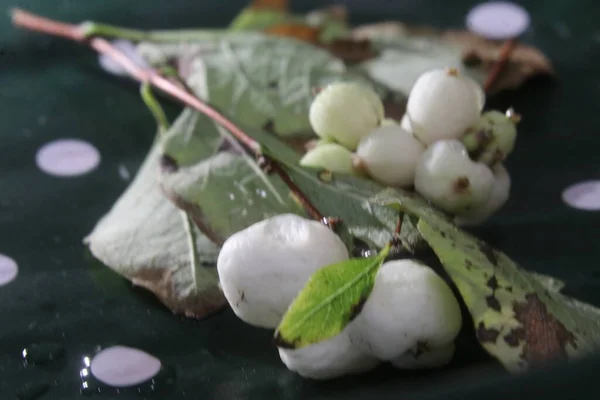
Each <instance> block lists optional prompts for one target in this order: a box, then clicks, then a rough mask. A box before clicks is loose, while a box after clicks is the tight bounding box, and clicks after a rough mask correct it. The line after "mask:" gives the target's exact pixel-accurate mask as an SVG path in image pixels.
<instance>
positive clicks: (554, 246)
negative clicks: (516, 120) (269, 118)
mask: <svg viewBox="0 0 600 400" xmlns="http://www.w3.org/2000/svg"><path fill="white" fill-rule="evenodd" d="M293 3H294V8H296V9H297V10H298V11H302V10H307V9H310V8H313V7H315V6H321V5H324V4H326V3H327V2H319V1H303V2H301V1H295V2H293ZM347 3H348V4H349V6H350V10H351V12H352V19H353V22H368V21H375V20H377V19H380V18H382V17H384V18H397V19H400V20H404V21H409V22H417V23H425V24H431V25H435V26H439V27H461V26H462V25H463V20H464V16H465V14H466V13H467V12H468V10H469V9H470V7H471V6H472V5H474V4H475V3H476V2H472V1H466V0H463V1H444V0H420V1H409V0H405V1H399V0H397V1H383V0H368V1H367V0H362V1H359V0H354V1H348V2H347ZM244 4H245V1H241V0H236V1H232V0H220V1H201V0H169V1H162V0H152V1H141V0H140V1H134V0H130V1H127V0H79V1H76V0H13V1H7V0H2V1H0V6H1V7H0V8H2V10H5V9H6V10H7V9H8V8H10V7H14V6H19V7H23V8H26V9H28V10H30V11H33V12H36V13H42V14H45V15H47V16H50V17H53V18H59V19H63V20H67V21H71V22H78V21H81V20H84V19H94V20H98V21H104V22H109V23H112V24H117V25H126V26H132V27H137V28H146V29H149V28H183V27H195V26H220V25H223V24H226V23H227V22H228V21H229V20H230V19H231V18H232V17H233V16H234V15H235V14H236V12H237V11H238V10H239V9H240V8H241V7H242V6H243V5H244ZM522 4H523V5H524V6H526V7H527V9H528V10H529V11H530V12H531V15H532V23H533V25H532V27H531V29H530V31H529V32H527V34H526V35H525V38H524V39H525V40H526V41H528V42H530V43H532V44H534V45H536V46H538V47H540V48H541V49H542V50H543V51H544V52H545V53H546V54H547V55H548V56H549V57H550V58H551V60H552V62H553V63H554V65H555V67H556V69H557V72H558V74H559V76H560V79H559V80H558V81H555V82H548V81H547V80H535V81H532V82H529V83H528V84H527V85H525V86H524V87H523V88H522V89H520V90H518V91H514V92H507V93H504V94H502V95H500V96H497V98H495V99H493V100H492V102H491V103H490V105H492V106H495V107H501V108H506V107H508V106H511V105H512V106H514V107H515V108H516V109H517V110H518V111H519V112H520V113H522V114H523V116H524V119H523V121H522V123H521V125H520V129H519V132H520V136H519V139H518V143H517V147H516V150H515V152H514V154H513V155H512V156H511V158H510V160H509V161H508V168H509V170H510V172H511V173H512V177H513V193H512V197H511V199H510V201H509V203H508V204H507V205H506V207H505V208H504V209H503V210H502V212H501V213H500V214H498V215H497V217H495V218H494V219H493V220H492V221H490V223H488V224H487V225H486V226H485V227H482V228H481V229H479V230H478V232H479V234H480V235H481V236H482V237H484V238H485V239H487V240H489V241H490V242H491V243H492V244H494V245H495V246H497V247H499V248H500V249H501V250H504V251H506V252H507V253H508V254H509V255H511V256H512V257H514V258H515V259H516V260H517V261H518V262H519V263H521V264H522V265H525V266H527V267H528V268H530V269H533V270H537V271H542V272H545V273H549V274H553V275H555V276H558V277H559V278H562V279H565V280H566V281H567V283H568V292H569V293H571V294H574V295H576V296H578V297H580V298H582V299H583V300H586V301H589V302H592V303H594V304H596V305H600V268H598V265H597V259H598V257H599V256H600V246H599V245H598V240H597V238H598V235H597V232H598V227H599V224H598V223H599V222H600V212H584V211H577V210H574V209H571V208H569V207H567V206H566V205H564V204H563V203H562V201H561V198H560V196H561V192H562V190H563V189H564V188H565V187H566V186H568V185H569V184H572V183H574V182H578V181H582V180H588V179H597V178H599V177H600V164H599V163H598V156H597V152H598V148H599V147H600V138H599V136H598V135H599V134H600V132H599V131H598V129H597V128H598V118H599V116H600V106H599V104H600V103H599V102H598V100H597V99H598V94H600V71H599V70H598V66H599V64H598V62H599V61H600V51H599V49H600V28H597V26H598V20H599V19H600V12H599V11H598V7H597V1H596V0H588V1H574V0H560V1H558V0H555V1H548V0H545V1H544V0H537V1H527V2H522ZM2 12H4V11H2ZM2 15H6V14H2ZM594 29H598V30H597V31H595V30H594ZM565 34H566V35H565ZM0 49H1V51H2V52H1V55H0V117H1V118H0V122H1V124H2V125H1V126H0V253H4V254H7V255H9V256H11V257H13V258H14V259H15V260H16V261H17V262H18V264H19V266H20V275H19V277H18V279H17V280H16V281H15V282H13V283H12V284H10V285H8V286H4V287H1V288H0V318H1V319H0V399H2V400H5V399H12V398H14V390H15V389H16V388H17V387H18V386H20V385H22V384H24V383H26V382H31V381H36V380H39V379H46V380H48V381H49V382H51V383H53V384H55V385H56V387H54V388H53V389H52V390H51V391H50V392H48V393H47V394H46V395H45V397H44V398H45V399H57V400H67V399H76V398H80V397H81V395H80V394H79V385H80V379H79V376H78V371H79V368H80V366H81V365H80V362H81V357H82V356H83V355H84V354H89V352H90V351H92V349H93V348H94V347H95V346H96V345H106V344H111V343H119V344H123V345H130V346H134V347H139V348H142V349H145V350H147V351H149V352H150V353H152V354H154V355H156V356H157V357H159V358H161V359H162V360H163V362H165V363H166V364H167V365H170V366H173V367H174V368H175V369H176V371H177V381H176V385H175V387H174V388H173V389H172V390H171V391H169V392H167V394H165V395H162V396H159V397H158V398H160V399H169V400H170V399H173V400H175V399H180V398H181V399H263V398H265V399H270V398H273V399H279V398H281V399H313V398H315V399H316V398H330V399H336V398H340V399H342V398H343V399H346V400H351V399H364V398H367V396H375V397H376V398H404V399H421V398H423V399H425V398H440V399H454V398H456V399H470V398H472V399H479V398H501V397H508V396H511V397H513V396H517V395H518V396H519V397H523V398H536V399H538V398H543V397H552V398H561V399H583V398H598V392H599V391H596V390H594V387H595V386H596V385H597V383H598V378H600V356H596V357H590V358H589V359H587V360H584V361H581V362H577V363H572V364H569V365H556V366H553V367H548V368H545V369H543V370H540V371H536V372H533V373H530V374H527V375H525V376H522V377H514V376H508V375H507V374H506V373H504V372H502V370H501V369H499V368H497V367H496V366H494V364H493V363H491V364H490V363H489V362H488V363H477V364H468V363H466V361H465V360H469V359H472V358H477V357H476V355H472V354H468V355H463V356H462V357H461V358H459V360H458V361H457V362H455V364H454V365H453V367H452V368H450V369H448V370H445V371H440V372H436V373H424V374H404V373H402V372H399V371H395V370H390V369H386V368H382V369H379V370H377V371H375V372H373V373H371V374H368V375H366V376H361V377H355V378H350V379H344V380H341V381H334V382H327V383H315V382H312V381H308V380H304V379H302V378H300V377H298V376H297V375H295V374H293V373H291V372H289V371H287V370H286V369H285V367H284V366H283V365H282V364H281V362H280V360H279V358H278V355H277V352H276V351H275V349H274V348H273V347H271V346H270V333H269V332H266V331H261V330H257V329H252V328H250V327H249V326H247V325H244V324H243V323H241V322H240V321H239V320H237V319H235V318H234V317H233V314H232V313H231V312H230V311H229V310H227V311H224V312H221V313H219V314H218V315H216V316H214V317H213V318H210V319H208V320H205V321H201V322H194V321H190V320H185V319H182V318H178V317H174V316H173V315H171V314H170V313H169V312H168V311H167V310H165V309H164V308H163V307H162V306H161V305H160V304H158V303H157V302H156V301H155V300H154V299H153V297H152V296H150V295H148V294H146V293H145V292H143V291H140V290H134V289H131V288H130V285H128V284H127V283H126V282H125V281H124V280H122V279H120V278H119V277H117V276H116V275H114V274H113V273H111V272H110V271H109V270H108V269H106V268H104V267H102V266H100V265H98V264H97V263H96V262H94V261H93V260H92V258H91V257H90V256H89V255H88V254H87V253H86V250H85V248H84V246H83V245H82V238H83V237H84V236H85V235H86V234H87V233H89V231H90V230H91V229H92V227H93V226H94V224H95V222H96V221H97V219H98V218H99V217H101V216H102V215H103V214H104V213H105V212H106V211H107V210H108V209H109V207H110V206H111V204H112V203H113V201H114V200H115V199H116V198H117V196H118V195H119V194H120V193H121V192H122V191H123V190H124V189H125V187H126V186H127V182H125V181H123V180H122V179H121V178H120V177H119V175H118V165H119V163H123V164H124V165H126V166H127V167H128V168H129V169H130V170H131V171H134V170H135V169H136V168H137V166H138V165H139V163H140V161H141V160H142V158H143V156H144V154H145V152H146V151H147V148H148V146H149V145H150V142H151V140H152V137H153V132H154V121H153V120H152V118H151V116H150V115H149V113H148V112H147V110H146V109H145V108H144V106H143V105H142V103H141V101H140V100H139V95H138V89H137V87H136V86H135V85H133V84H132V83H130V82H127V81H125V80H122V79H117V78H115V77H112V76H109V75H107V74H106V73H104V72H103V71H101V70H100V68H99V67H98V64H97V58H96V55H95V54H94V53H92V52H91V51H89V50H88V49H86V48H83V47H79V46H77V45H74V44H71V43H68V42H65V41H62V40H56V39H51V38H47V37H43V36H39V35H36V34H30V33H26V32H23V31H17V30H15V29H13V28H12V27H11V26H10V23H9V19H8V17H2V22H0ZM169 111H170V113H171V115H175V112H176V111H177V107H175V106H172V107H171V108H170V109H169ZM40 119H45V120H46V123H45V124H40V123H39V121H40ZM63 137H77V138H82V139H84V140H87V141H89V142H91V143H93V144H94V145H95V146H96V147H97V148H98V149H99V150H100V152H101V154H102V157H103V158H102V163H101V165H100V167H99V168H98V169H97V170H95V171H94V172H92V173H91V174H89V175H86V176H83V177H78V178H73V179H59V178H53V177H50V176H48V175H45V174H44V173H42V172H41V171H39V170H38V169H37V168H36V166H35V163H34V157H35V152H36V150H37V149H38V148H39V147H40V146H41V145H43V144H44V143H46V142H48V141H50V140H53V139H58V138H63ZM43 341H54V342H60V343H62V344H63V345H64V346H65V348H66V350H67V354H66V365H62V366H61V368H60V369H58V370H50V369H43V368H24V367H23V366H22V363H21V358H20V352H21V349H22V348H23V347H25V346H27V345H29V344H30V343H36V342H43ZM461 360H462V361H461ZM326 392H327V394H326ZM99 398H105V399H106V398H107V399H111V398H125V396H123V395H121V396H116V395H114V396H113V395H104V396H99Z"/></svg>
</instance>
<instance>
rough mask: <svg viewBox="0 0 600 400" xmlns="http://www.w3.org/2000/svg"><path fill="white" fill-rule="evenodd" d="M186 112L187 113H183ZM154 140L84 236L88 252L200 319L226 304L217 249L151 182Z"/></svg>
mask: <svg viewBox="0 0 600 400" xmlns="http://www.w3.org/2000/svg"><path fill="white" fill-rule="evenodd" d="M186 116H187V117H189V113H188V114H187V115H186ZM160 158H161V149H160V146H159V143H158V142H156V143H155V144H154V146H153V147H152V150H151V151H150V152H149V154H148V155H147V157H146V159H145V161H144V163H143V164H142V166H141V167H140V170H139V172H138V173H137V175H136V177H135V179H134V180H133V182H132V183H131V185H130V186H129V187H128V188H127V189H126V190H125V192H124V193H123V194H122V195H121V196H120V197H119V199H118V200H117V201H116V203H115V204H114V205H113V207H112V208H111V210H110V211H109V212H108V213H107V214H106V215H105V216H104V217H102V219H101V220H100V221H99V222H98V223H97V224H96V226H95V227H94V229H93V231H92V232H91V233H90V234H89V235H88V236H87V237H86V238H85V239H84V241H85V243H86V244H87V245H88V246H89V249H90V251H91V253H92V254H93V256H94V257H95V258H97V259H99V260H100V261H102V262H103V263H104V264H106V265H107V266H108V267H110V268H111V269H113V270H114V271H116V272H117V273H118V274H120V275H122V276H124V277H125V278H127V279H128V280H130V281H131V282H132V283H133V284H134V285H138V286H142V287H144V288H146V289H148V290H150V291H151V292H153V293H154V294H155V295H156V296H157V297H158V298H159V299H160V300H161V301H162V302H163V303H164V304H165V305H166V306H167V307H168V308H169V309H171V311H173V312H174V313H176V314H183V315H186V316H189V317H195V318H202V317H204V316H207V315H209V314H211V313H212V312H214V311H216V310H218V309H219V308H221V307H222V306H224V305H225V304H226V301H225V298H224V296H223V294H222V293H221V291H220V289H219V287H218V276H217V272H216V269H215V268H214V265H215V261H216V258H217V256H218V252H219V248H218V247H217V246H215V245H214V244H213V243H212V242H211V241H210V240H209V239H208V238H207V237H205V236H204V235H203V234H202V233H200V232H199V231H198V230H197V228H195V227H192V226H188V228H189V229H188V230H186V225H185V223H186V220H187V216H186V215H185V214H184V213H182V212H181V210H179V209H177V208H176V207H175V206H174V205H173V204H172V203H171V202H169V200H168V199H166V198H165V197H164V196H163V195H162V193H161V191H160V189H159V188H158V186H157V185H156V181H155V180H156V170H157V169H158V165H159V162H160Z"/></svg>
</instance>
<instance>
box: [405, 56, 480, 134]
mask: <svg viewBox="0 0 600 400" xmlns="http://www.w3.org/2000/svg"><path fill="white" fill-rule="evenodd" d="M475 85H478V84H477V83H476V82H475V81H474V80H473V79H471V78H469V77H468V76H464V75H462V74H460V73H459V72H458V70H456V69H454V68H449V69H436V70H431V71H428V72H425V73H424V74H422V75H421V76H420V77H419V78H418V79H417V81H416V82H415V84H414V86H413V88H412V90H411V91H410V94H409V97H408V103H407V106H406V115H405V117H406V118H407V119H408V122H409V123H410V129H412V133H413V134H414V135H415V136H416V137H417V138H418V139H419V140H420V141H421V142H423V143H425V144H427V145H430V144H432V143H434V142H435V141H437V140H442V139H457V138H459V137H461V136H462V135H463V134H464V132H465V130H466V129H467V128H468V127H469V126H471V125H473V124H474V123H475V122H476V121H477V118H478V117H479V114H480V112H481V107H482V98H481V93H479V92H478V91H477V90H476V86H475ZM404 127H405V128H406V127H407V126H406V125H405V126H404Z"/></svg>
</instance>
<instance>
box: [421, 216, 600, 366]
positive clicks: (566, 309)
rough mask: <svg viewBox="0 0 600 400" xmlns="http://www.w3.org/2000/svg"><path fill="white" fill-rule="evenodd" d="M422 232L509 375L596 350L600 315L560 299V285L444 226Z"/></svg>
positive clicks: (430, 222) (436, 223)
mask: <svg viewBox="0 0 600 400" xmlns="http://www.w3.org/2000/svg"><path fill="white" fill-rule="evenodd" d="M418 229H419V232H420V233H421V235H422V236H423V238H424V239H425V240H426V241H427V242H428V243H429V245H430V246H431V248H432V249H433V251H434V252H435V253H436V255H437V256H438V258H439V259H440V261H441V263H442V265H443V266H444V268H445V269H446V271H447V272H448V274H449V275H450V277H451V278H452V280H453V281H454V283H455V284H456V286H457V288H458V290H459V291H460V294H461V296H462V298H463V300H464V302H465V304H466V305H467V307H468V309H469V311H470V314H471V316H472V317H473V321H474V324H475V328H476V332H477V339H478V340H479V342H480V343H481V344H482V346H483V347H484V348H485V349H486V350H487V351H488V352H489V353H490V354H491V355H493V356H494V357H496V358H497V359H498V360H499V361H500V362H501V363H502V364H503V365H504V366H505V367H506V368H507V369H509V370H511V371H521V370H526V369H528V368H530V367H532V366H536V365H538V364H541V363H544V362H547V361H551V360H559V359H574V358H578V357H581V356H584V355H587V354H589V353H590V352H592V351H595V350H598V348H599V346H600V309H598V308H595V307H593V306H591V305H589V304H585V303H582V302H580V301H578V300H575V299H572V298H570V297H567V296H565V295H563V294H561V293H560V292H559V291H560V289H561V288H562V285H563V284H562V283H561V282H560V281H558V280H555V279H553V278H550V277H548V276H545V275H540V274H534V273H531V272H528V271H526V270H524V269H522V268H520V267H519V266H518V265H517V264H516V263H515V262H513V261H512V260H511V259H510V258H509V257H508V256H507V255H505V254H504V253H502V252H500V251H498V250H496V249H493V248H492V247H490V246H489V245H488V244H486V243H485V242H483V241H481V240H478V239H477V238H475V237H473V236H472V235H470V234H468V233H466V232H463V231H461V230H460V229H458V228H457V227H455V226H453V225H452V224H450V223H447V222H445V221H442V220H439V219H438V220H435V219H426V218H421V220H420V221H419V223H418Z"/></svg>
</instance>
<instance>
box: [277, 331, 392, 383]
mask: <svg viewBox="0 0 600 400" xmlns="http://www.w3.org/2000/svg"><path fill="white" fill-rule="evenodd" d="M351 327H352V323H351V324H350V325H348V326H347V327H346V329H344V330H343V331H342V332H341V333H340V334H338V335H337V336H334V337H332V338H330V339H327V340H324V341H322V342H319V343H316V344H313V345H310V346H306V347H302V348H300V349H285V348H279V356H280V357H281V361H283V363H284V364H285V366H286V367H287V368H288V369H289V370H291V371H295V372H297V373H298V374H299V375H300V376H303V377H305V378H310V379H319V380H324V379H333V378H338V377H341V376H344V375H352V374H359V373H363V372H366V371H368V370H370V369H373V368H375V367H376V366H377V365H378V364H380V361H379V360H378V359H377V358H375V357H373V356H371V355H368V354H366V353H364V352H362V351H360V350H359V349H358V348H356V347H355V346H353V345H352V343H351V342H350V338H349V336H348V330H349V329H351Z"/></svg>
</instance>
